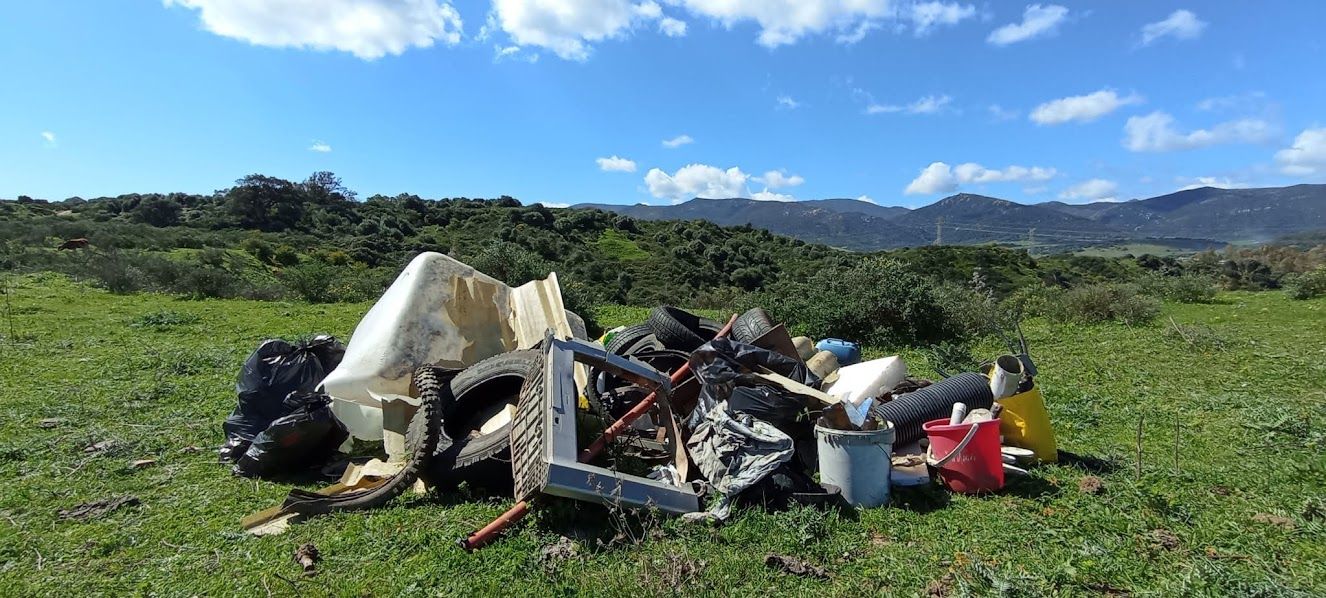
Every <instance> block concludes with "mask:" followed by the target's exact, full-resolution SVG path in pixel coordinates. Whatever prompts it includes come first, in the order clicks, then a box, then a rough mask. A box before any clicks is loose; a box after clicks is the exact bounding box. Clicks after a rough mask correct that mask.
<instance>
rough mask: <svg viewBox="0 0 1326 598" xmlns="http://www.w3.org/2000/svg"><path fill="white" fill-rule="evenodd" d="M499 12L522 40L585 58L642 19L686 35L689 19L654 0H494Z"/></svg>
mask: <svg viewBox="0 0 1326 598" xmlns="http://www.w3.org/2000/svg"><path fill="white" fill-rule="evenodd" d="M493 12H494V13H495V14H496V17H497V18H496V21H497V23H496V24H497V25H499V26H500V27H501V28H502V30H503V31H505V32H506V33H507V35H508V36H510V37H511V41H513V42H515V44H516V45H518V46H538V47H540V48H547V49H548V50H551V51H552V52H553V53H554V54H556V55H557V56H559V57H561V58H564V59H566V60H585V59H587V58H589V54H590V50H591V46H592V45H593V44H594V43H597V42H600V41H603V40H606V39H615V38H620V37H623V36H625V35H627V34H628V33H630V32H631V31H632V30H633V29H634V28H636V27H637V26H640V25H642V24H648V23H653V22H657V23H658V30H659V32H661V33H662V34H663V35H666V36H668V37H680V36H683V35H686V23H685V22H684V21H681V20H678V19H675V18H672V17H668V16H666V15H664V14H663V8H662V7H661V6H659V4H658V3H657V2H654V1H653V0H646V1H644V2H639V3H634V2H631V1H629V0H493Z"/></svg>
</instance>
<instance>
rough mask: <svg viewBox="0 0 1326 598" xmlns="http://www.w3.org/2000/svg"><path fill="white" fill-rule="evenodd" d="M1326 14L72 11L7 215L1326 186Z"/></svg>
mask: <svg viewBox="0 0 1326 598" xmlns="http://www.w3.org/2000/svg"><path fill="white" fill-rule="evenodd" d="M1324 22H1326V2H1317V1H1302V2H1283V1H1268V2H1257V3H1248V2H1241V1H1225V2H1194V1H1192V0H1188V1H1186V2H1166V1H1160V0H1157V1H1145V2H1144V1H1117V2H1116V1H1110V2H1069V1H1059V2H1054V3H1038V4H1028V3H1025V2H985V3H975V2H973V3H968V2H962V1H956V2H949V1H933V0H931V1H927V2H900V1H896V0H894V1H888V0H800V1H793V0H654V1H650V0H630V1H627V0H582V1H573V0H526V1H519V0H492V1H491V2H486V1H478V0H454V1H452V2H450V3H448V2H445V1H443V0H166V1H165V2H161V1H153V0H143V1H124V2H104V1H94V0H83V1H72V0H44V1H42V2H11V3H6V5H5V7H4V8H0V85H3V88H2V89H3V99H2V100H0V197H8V198H12V197H14V196H17V195H19V194H27V195H31V196H34V197H44V198H51V199H62V198H65V197H69V196H74V195H78V196H82V197H96V196H101V195H116V194H120V193H128V192H170V191H185V192H195V193H198V192H201V193H206V192H211V191H213V190H216V189H221V188H225V187H228V186H230V185H231V184H232V183H233V181H234V180H235V179H237V178H239V177H241V176H243V175H245V174H249V173H254V172H261V173H265V174H271V175H275V176H281V177H285V178H290V179H302V178H303V177H305V176H307V175H308V174H309V173H310V172H313V171H315V170H331V171H334V172H336V173H337V174H339V175H341V177H342V178H343V179H344V181H345V182H346V184H347V185H348V186H350V187H351V188H353V189H356V190H357V191H359V192H360V194H361V195H363V196H367V195H371V194H374V193H384V194H396V193H401V192H410V193H417V194H419V195H421V196H424V197H455V196H468V197H495V196H498V195H501V194H508V195H512V196H515V197H517V198H520V199H521V200H523V201H525V202H526V203H531V202H536V201H538V202H544V203H546V204H550V205H562V204H573V203H579V202H606V203H637V202H647V203H657V204H666V203H671V202H675V201H679V200H683V199H688V198H690V197H692V196H694V195H701V196H730V195H742V196H756V197H758V198H764V199H781V200H788V199H816V198H827V197H853V198H855V197H865V198H869V199H870V200H872V201H875V202H876V203H880V204H884V205H906V206H918V205H924V204H927V203H930V202H932V201H934V200H936V199H939V198H941V197H944V196H946V195H949V194H951V193H954V192H960V191H966V192H974V193H984V194H988V195H994V196H997V197H1003V198H1006V199H1011V200H1014V201H1022V202H1039V201H1048V200H1053V199H1061V200H1063V201H1069V202H1073V203H1082V202H1086V201H1092V200H1096V199H1111V200H1125V199H1130V198H1135V197H1147V196H1152V195H1158V194H1162V193H1168V192H1171V191H1174V190H1176V189H1179V188H1182V187H1186V186H1190V185H1200V184H1214V185H1217V186H1274V185H1285V184H1294V183H1300V182H1323V181H1326V128H1323V127H1326V77H1323V73H1326V48H1324V47H1323V43H1326V42H1323V41H1322V37H1321V35H1320V32H1321V24H1322V23H1324Z"/></svg>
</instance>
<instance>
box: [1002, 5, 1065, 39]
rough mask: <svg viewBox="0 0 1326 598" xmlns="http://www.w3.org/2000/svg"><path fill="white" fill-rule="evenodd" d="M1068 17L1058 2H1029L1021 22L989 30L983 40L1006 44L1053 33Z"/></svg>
mask: <svg viewBox="0 0 1326 598" xmlns="http://www.w3.org/2000/svg"><path fill="white" fill-rule="evenodd" d="M1067 17H1068V9H1067V8H1064V7H1062V6H1059V5H1058V4H1049V5H1041V4H1029V5H1027V9H1026V10H1025V11H1023V12H1022V22H1021V23H1009V24H1007V25H1004V26H1003V27H1000V28H998V29H995V30H994V31H991V32H990V36H989V37H987V38H985V41H987V42H990V43H992V44H994V45H996V46H1007V45H1009V44H1015V43H1017V42H1021V41H1026V40H1029V39H1033V38H1037V37H1043V36H1047V35H1053V34H1054V33H1055V32H1056V31H1057V30H1058V29H1059V24H1060V23H1062V22H1063V21H1064V19H1066V18H1067Z"/></svg>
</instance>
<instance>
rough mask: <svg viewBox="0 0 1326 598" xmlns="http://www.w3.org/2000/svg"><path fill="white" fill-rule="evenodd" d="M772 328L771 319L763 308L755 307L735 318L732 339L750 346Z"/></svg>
mask: <svg viewBox="0 0 1326 598" xmlns="http://www.w3.org/2000/svg"><path fill="white" fill-rule="evenodd" d="M773 328H774V323H773V319H772V318H770V317H769V314H768V313H767V312H765V311H764V308H762V307H756V308H753V309H750V310H748V311H747V312H746V313H744V314H741V315H740V316H737V321H735V322H733V323H732V338H733V339H735V340H737V341H738V342H743V343H746V344H751V343H753V342H755V339H758V338H760V337H761V336H764V335H765V333H767V332H769V331H770V330H773Z"/></svg>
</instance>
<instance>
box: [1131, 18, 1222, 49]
mask: <svg viewBox="0 0 1326 598" xmlns="http://www.w3.org/2000/svg"><path fill="white" fill-rule="evenodd" d="M1203 29H1206V22H1205V21H1202V20H1200V19H1198V18H1197V15H1195V14H1193V13H1192V11H1188V10H1182V9H1180V10H1176V11H1174V12H1173V13H1170V15H1169V17H1168V18H1166V19H1165V20H1163V21H1156V22H1155V23H1147V24H1146V25H1143V26H1142V45H1143V46H1149V45H1151V42H1154V41H1156V40H1158V39H1160V38H1162V37H1172V38H1174V39H1196V38H1197V37H1198V36H1200V35H1201V34H1202V30H1203Z"/></svg>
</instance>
